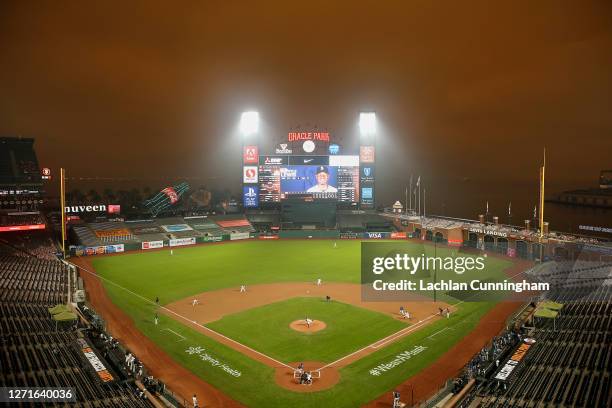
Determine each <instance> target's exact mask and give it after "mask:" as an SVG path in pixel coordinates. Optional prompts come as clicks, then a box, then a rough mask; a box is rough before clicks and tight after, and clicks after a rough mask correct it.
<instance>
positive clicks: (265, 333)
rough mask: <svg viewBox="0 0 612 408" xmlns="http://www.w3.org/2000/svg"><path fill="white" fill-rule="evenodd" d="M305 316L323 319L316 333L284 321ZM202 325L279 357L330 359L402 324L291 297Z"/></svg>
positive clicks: (336, 304) (343, 306) (358, 310)
mask: <svg viewBox="0 0 612 408" xmlns="http://www.w3.org/2000/svg"><path fill="white" fill-rule="evenodd" d="M306 316H308V317H309V318H311V319H315V320H321V321H323V322H325V324H326V325H327V327H326V328H325V330H322V331H319V332H315V333H300V332H297V331H295V330H293V329H291V328H290V327H289V323H291V322H293V321H294V320H301V319H304V318H305V317H306ZM206 326H208V327H210V328H211V329H213V330H215V331H217V332H219V333H222V334H224V335H225V336H228V337H230V338H232V339H234V340H237V341H238V342H240V343H242V344H246V345H247V346H249V347H251V348H253V349H255V350H257V351H260V352H262V353H264V354H267V355H268V356H271V357H274V358H276V359H277V360H280V361H283V362H291V361H293V362H295V361H320V362H325V363H330V362H332V361H335V360H337V359H338V358H340V357H344V356H345V355H347V354H349V353H351V352H353V351H356V350H359V349H360V348H362V347H365V346H367V345H369V344H372V343H374V342H375V341H377V340H379V339H382V338H385V337H387V336H388V335H390V334H393V333H395V332H397V331H399V330H401V329H404V328H406V326H407V325H406V324H404V323H402V322H400V321H398V320H395V319H393V318H392V317H389V316H386V315H384V314H382V313H378V312H374V311H371V310H367V309H363V308H360V307H355V306H352V305H348V304H345V303H340V302H337V301H332V302H326V301H325V300H323V299H320V298H294V299H289V300H285V301H282V302H277V303H272V304H269V305H265V306H261V307H257V308H254V309H250V310H246V311H244V312H240V313H234V314H232V315H229V316H225V317H223V318H222V319H221V320H217V321H216V322H212V323H209V324H207V325H206Z"/></svg>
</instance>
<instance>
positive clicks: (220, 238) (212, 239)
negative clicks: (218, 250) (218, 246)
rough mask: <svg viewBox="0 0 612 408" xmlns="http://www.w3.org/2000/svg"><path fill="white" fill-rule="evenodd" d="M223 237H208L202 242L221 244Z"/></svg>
mask: <svg viewBox="0 0 612 408" xmlns="http://www.w3.org/2000/svg"><path fill="white" fill-rule="evenodd" d="M221 241H223V237H222V236H221V235H208V236H205V237H204V242H221Z"/></svg>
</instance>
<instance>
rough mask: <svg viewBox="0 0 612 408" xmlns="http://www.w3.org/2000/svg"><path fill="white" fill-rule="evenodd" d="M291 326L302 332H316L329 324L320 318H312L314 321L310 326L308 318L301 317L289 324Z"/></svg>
mask: <svg viewBox="0 0 612 408" xmlns="http://www.w3.org/2000/svg"><path fill="white" fill-rule="evenodd" d="M289 327H291V328H292V329H293V330H295V331H299V332H301V333H314V332H318V331H320V330H323V329H324V328H326V327H327V325H326V324H325V322H322V321H320V320H312V322H311V323H310V327H308V324H306V319H300V320H294V321H292V322H291V323H290V324H289Z"/></svg>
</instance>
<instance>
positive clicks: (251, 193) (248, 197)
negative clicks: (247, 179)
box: [242, 186, 259, 208]
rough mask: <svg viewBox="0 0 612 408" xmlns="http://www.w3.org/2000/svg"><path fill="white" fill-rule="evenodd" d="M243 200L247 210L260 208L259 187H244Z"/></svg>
mask: <svg viewBox="0 0 612 408" xmlns="http://www.w3.org/2000/svg"><path fill="white" fill-rule="evenodd" d="M242 199H243V204H244V207H245V208H256V207H259V187H257V186H243V189H242Z"/></svg>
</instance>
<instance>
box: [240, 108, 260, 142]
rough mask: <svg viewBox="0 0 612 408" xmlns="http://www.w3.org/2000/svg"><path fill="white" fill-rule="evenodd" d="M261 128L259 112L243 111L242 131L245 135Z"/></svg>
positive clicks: (241, 118)
mask: <svg viewBox="0 0 612 408" xmlns="http://www.w3.org/2000/svg"><path fill="white" fill-rule="evenodd" d="M258 130H259V112H255V111H249V112H242V115H241V116H240V133H241V134H242V135H243V136H250V135H253V134H255V133H257V131H258Z"/></svg>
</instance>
